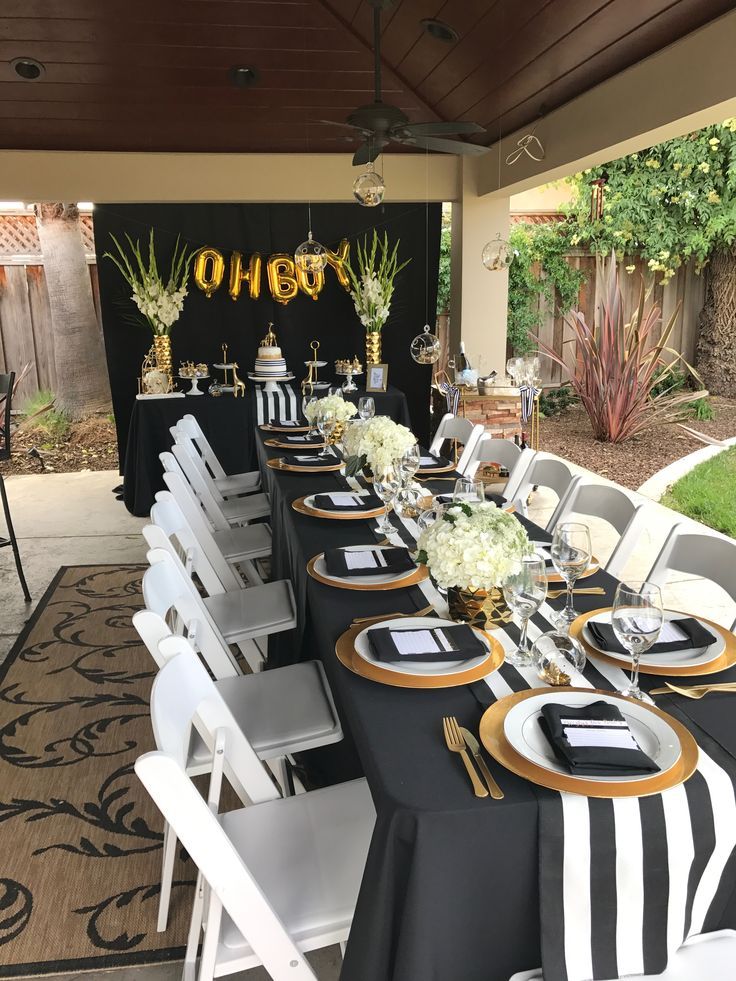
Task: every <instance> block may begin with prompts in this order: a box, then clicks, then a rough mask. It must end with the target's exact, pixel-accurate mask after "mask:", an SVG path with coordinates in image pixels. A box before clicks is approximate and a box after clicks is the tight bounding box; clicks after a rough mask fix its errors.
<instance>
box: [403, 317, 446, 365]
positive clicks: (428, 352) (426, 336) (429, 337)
mask: <svg viewBox="0 0 736 981" xmlns="http://www.w3.org/2000/svg"><path fill="white" fill-rule="evenodd" d="M409 352H410V354H411V356H412V358H414V360H415V361H416V363H417V364H436V362H437V361H439V359H440V339H439V337H437V335H436V334H433V333H432V331H431V330H430V327H429V324H425V325H424V332H423V333H421V334H417V336H416V337H415V338H414V340H413V341H412V342H411V344H410V345H409Z"/></svg>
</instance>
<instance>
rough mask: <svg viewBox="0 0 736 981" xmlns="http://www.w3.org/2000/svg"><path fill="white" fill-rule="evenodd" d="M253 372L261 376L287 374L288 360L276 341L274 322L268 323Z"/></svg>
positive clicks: (273, 376)
mask: <svg viewBox="0 0 736 981" xmlns="http://www.w3.org/2000/svg"><path fill="white" fill-rule="evenodd" d="M253 374H255V375H258V377H260V378H268V377H271V378H280V377H282V376H283V375H286V374H287V371H286V360H285V359H284V358H283V357H282V356H281V348H280V347H279V346H278V345H277V343H276V335H275V334H274V332H273V324H269V325H268V333H267V334H266V336H265V337H264V338H263V340H262V341H261V345H260V347H259V348H258V357H257V358H256V364H255V369H254V372H253Z"/></svg>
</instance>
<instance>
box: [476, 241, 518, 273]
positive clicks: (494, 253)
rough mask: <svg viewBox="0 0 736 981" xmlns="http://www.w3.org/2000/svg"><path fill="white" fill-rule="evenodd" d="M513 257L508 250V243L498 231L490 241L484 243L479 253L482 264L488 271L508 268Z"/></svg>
mask: <svg viewBox="0 0 736 981" xmlns="http://www.w3.org/2000/svg"><path fill="white" fill-rule="evenodd" d="M513 258H514V253H513V252H512V251H510V250H509V243H508V242H506V241H505V240H504V239H502V238H501V233H500V232H499V233H498V235H496V237H495V238H493V239H491V241H490V242H487V243H486V245H485V247H484V249H483V252H482V254H481V260H482V262H483V265H484V266H485V267H486V269H488V270H489V271H490V272H500V271H501V270H503V269H508V267H509V266H510V265H511V260H512V259H513Z"/></svg>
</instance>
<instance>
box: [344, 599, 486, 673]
mask: <svg viewBox="0 0 736 981" xmlns="http://www.w3.org/2000/svg"><path fill="white" fill-rule="evenodd" d="M384 619H385V620H395V619H396V617H392V616H387V617H385V618H384ZM407 621H408V622H409V623H410V622H411V618H410V617H407ZM378 623H383V620H374V621H373V622H372V623H369V624H366V623H359V624H356V625H355V626H353V627H350V628H349V629H348V630H346V631H345V633H344V634H341V635H340V637H338V638H337V643H336V644H335V654H336V655H337V659H338V661H339V662H340V664H342V665H343V666H344V667H346V668H347V669H348V671H352V672H353V674H357V675H359V676H360V677H361V678H367V679H368V680H369V681H377V682H379V683H380V684H383V685H391V686H392V687H394V688H457V687H458V686H459V685H469V684H470V683H471V682H473V681H480V679H481V678H485V677H486V675H489V674H491V673H492V672H493V671H495V670H496V669H497V668H500V667H501V665H502V664H503V661H504V656H505V655H504V649H503V647H502V646H501V645H500V644H499V642H498V641H497V640H496V639H495V637H492V636H491V635H490V634H489V633H486V631H485V630H478V629H477V628H476V627H473V630H475V632H476V633H477V634H482V635H483V637H485V639H486V640H487V641H489V642H490V645H491V649H490V651H489V652H488V657H487V658H486V660H485V661H483V663H482V664H478V665H476V667H474V668H470V669H469V670H468V671H459V672H458V673H457V674H453V675H430V674H425V675H414V674H400V673H399V672H398V671H387V670H386V668H381V667H379V666H378V665H376V664H370V663H369V662H368V661H365V660H364V659H363V658H362V657H360V655H359V654H356V653H355V638H356V637H357V636H358V634H359V633H362V631H363V630H365V629H366V628H367V627H373V626H375V625H376V624H378Z"/></svg>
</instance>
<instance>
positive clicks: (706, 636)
mask: <svg viewBox="0 0 736 981" xmlns="http://www.w3.org/2000/svg"><path fill="white" fill-rule="evenodd" d="M670 623H674V624H676V625H677V626H678V627H679V628H680V630H682V632H683V633H684V634H685V637H684V639H683V640H669V641H658V642H657V643H656V644H653V645H652V646H651V647H650V648H649V650H646V651H644V653H643V654H642V657H646V656H647V654H675V653H677V651H687V650H690V649H691V648H693V647H695V648H697V647H710V645H711V644H714V643H715V642H716V638H715V637H714V636H713V634H712V633H711V632H710V630H708V628H707V627H704V626H703V624H702V623H700V621H699V620H696V619H695V618H694V617H682V618H681V619H679V618H678V619H677V620H670ZM588 630H590V634H591V636H592V638H593V640H594V641H595V643H596V645H597V646H598V647H600V649H601V650H602V651H610V652H613V653H614V654H628V653H629V652H628V651H627V650H626V648H625V647H624V645H623V644H622V643H621V641H620V640H619V639H618V637H617V636H616V634H615V633H614V630H613V627H612V626H611V624H610V623H601V622H600V621H599V620H588Z"/></svg>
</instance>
